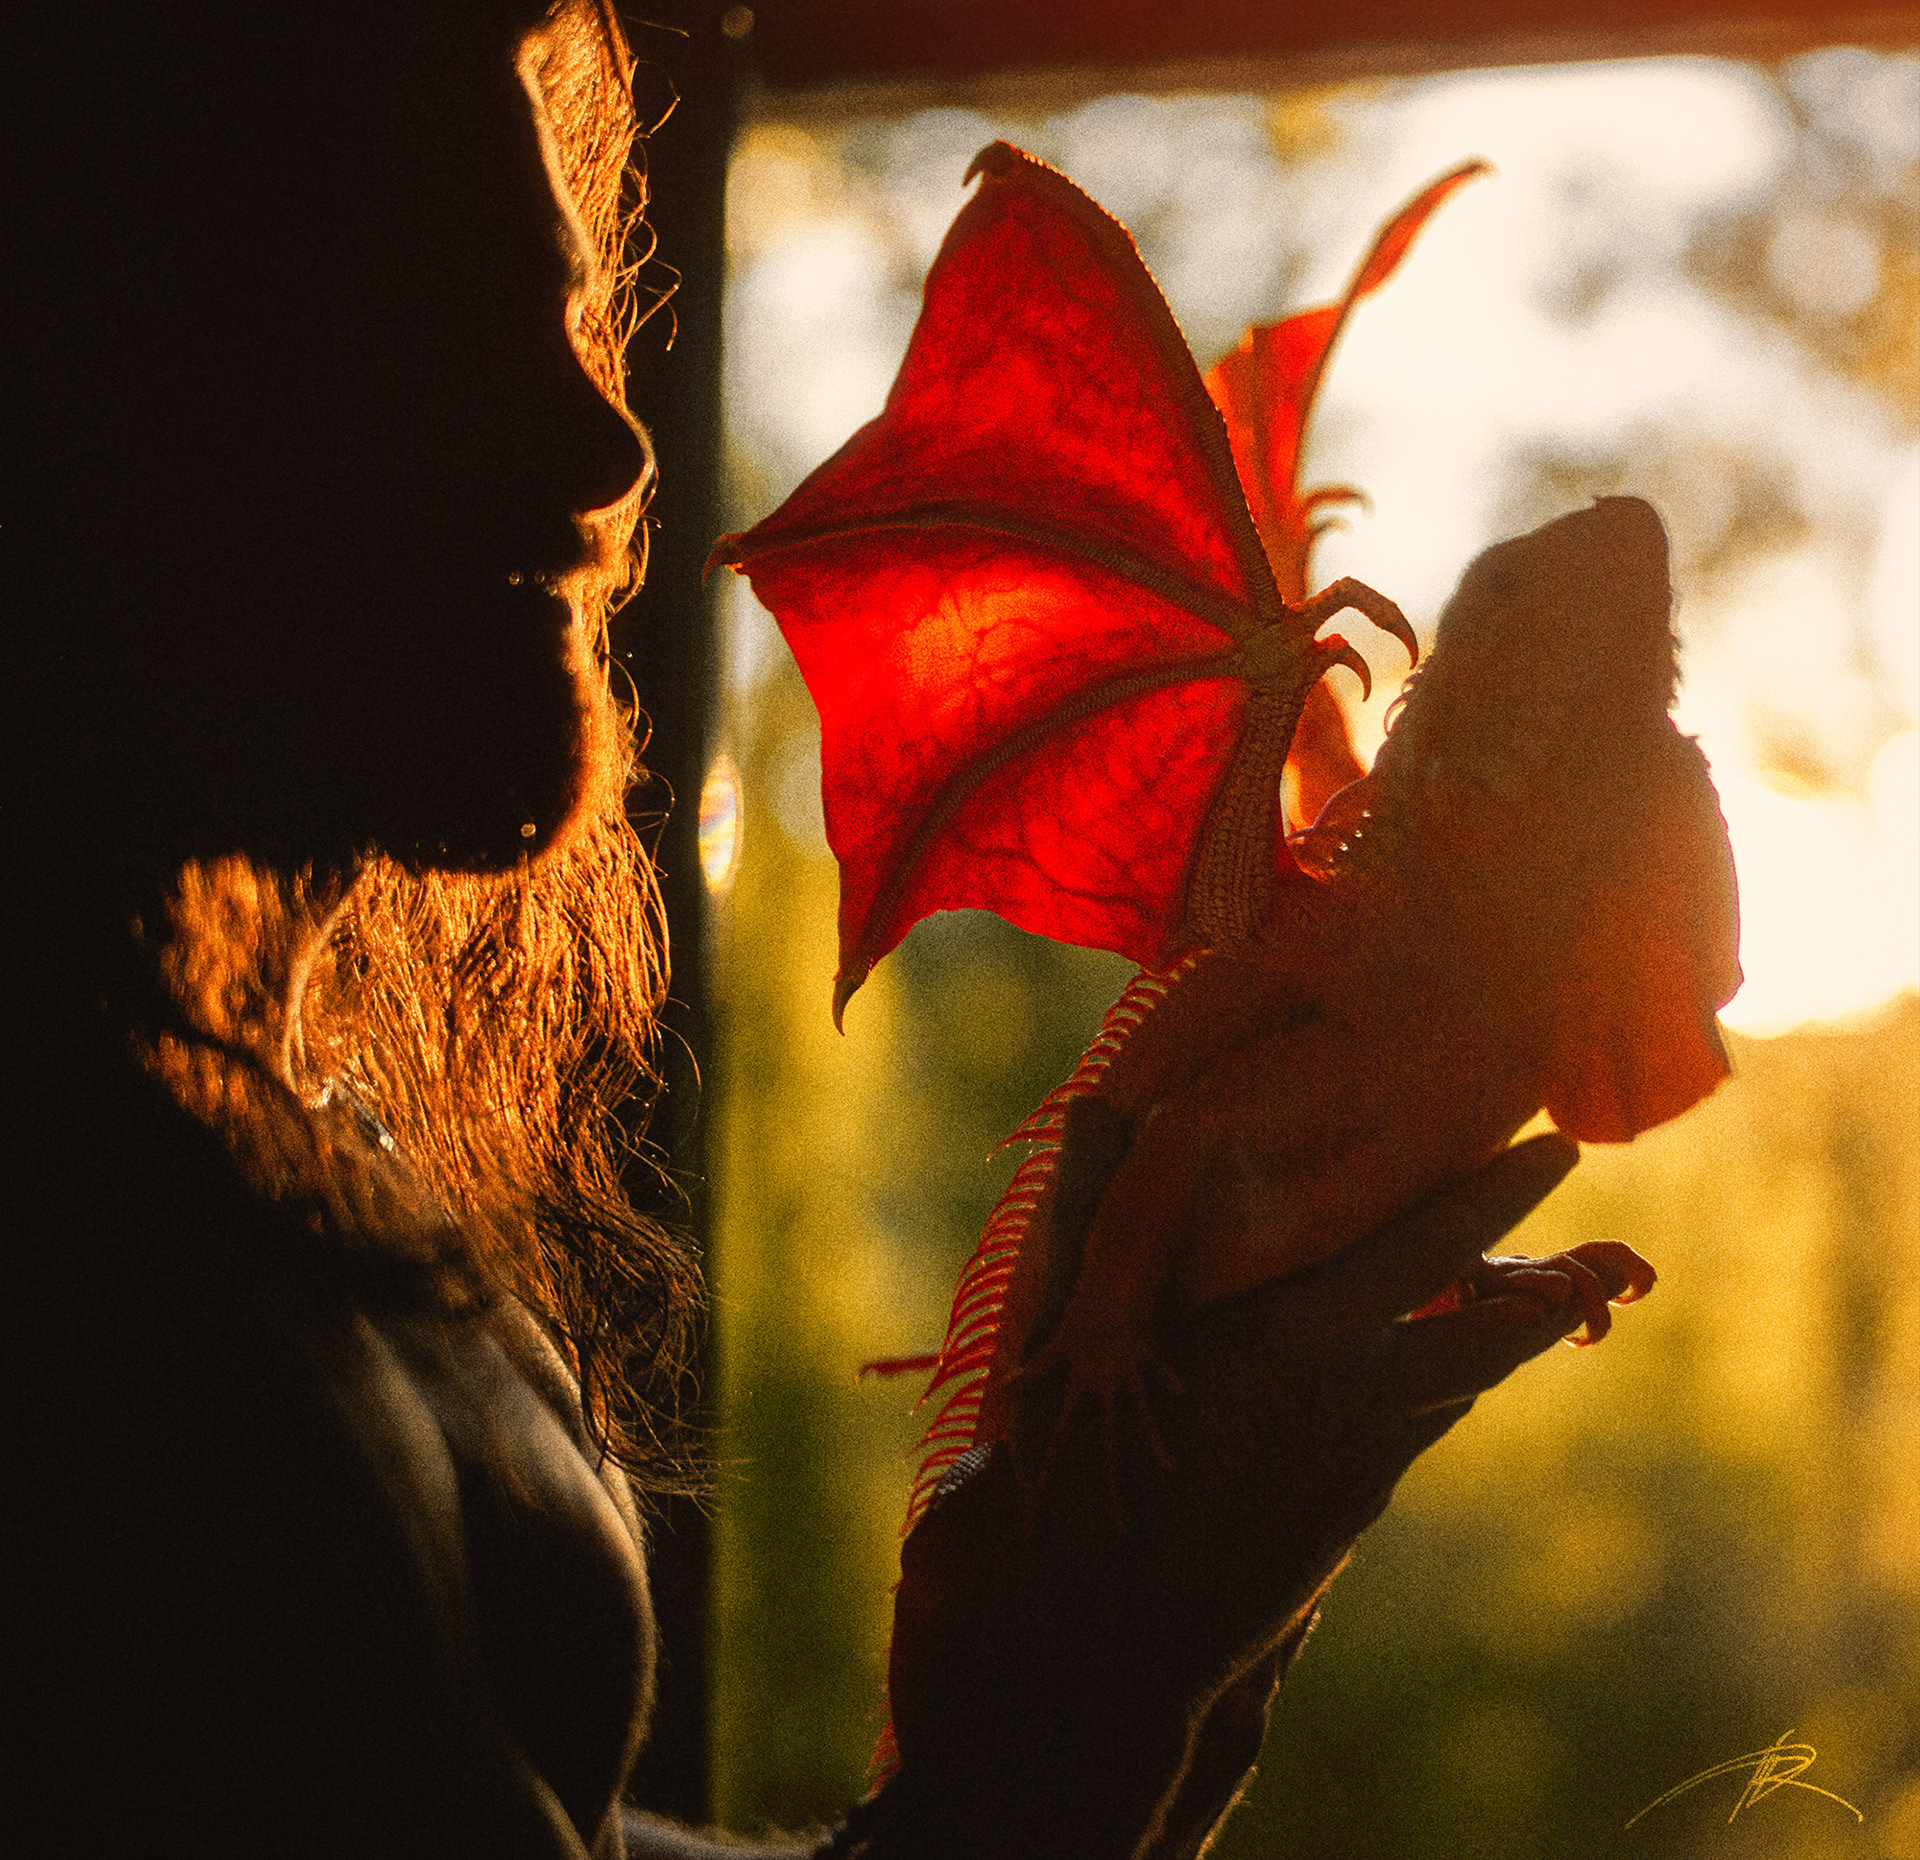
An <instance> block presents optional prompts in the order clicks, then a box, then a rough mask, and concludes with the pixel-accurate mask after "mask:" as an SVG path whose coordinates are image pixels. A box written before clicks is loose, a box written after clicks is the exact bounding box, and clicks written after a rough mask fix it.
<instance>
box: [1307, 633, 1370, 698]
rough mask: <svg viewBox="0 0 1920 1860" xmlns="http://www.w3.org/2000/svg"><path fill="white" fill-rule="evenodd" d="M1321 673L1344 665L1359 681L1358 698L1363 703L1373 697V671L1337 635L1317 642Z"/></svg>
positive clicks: (1353, 649) (1352, 648)
mask: <svg viewBox="0 0 1920 1860" xmlns="http://www.w3.org/2000/svg"><path fill="white" fill-rule="evenodd" d="M1319 645H1320V651H1321V655H1322V657H1321V670H1322V672H1329V671H1331V670H1332V669H1333V668H1334V667H1335V666H1336V665H1344V666H1345V667H1346V668H1347V670H1348V671H1350V672H1352V673H1353V675H1354V676H1355V677H1356V678H1358V679H1359V680H1360V696H1361V700H1362V701H1363V702H1364V701H1365V700H1366V699H1368V698H1370V697H1372V696H1373V670H1372V668H1371V667H1370V666H1369V665H1368V664H1367V662H1366V660H1365V659H1363V658H1362V657H1361V656H1360V654H1359V652H1358V651H1357V650H1356V649H1355V648H1354V647H1352V646H1350V645H1349V644H1348V643H1347V642H1346V640H1344V639H1342V638H1341V636H1340V635H1339V634H1338V633H1335V634H1333V635H1332V636H1331V637H1330V638H1327V639H1323V640H1321V641H1320V642H1319Z"/></svg>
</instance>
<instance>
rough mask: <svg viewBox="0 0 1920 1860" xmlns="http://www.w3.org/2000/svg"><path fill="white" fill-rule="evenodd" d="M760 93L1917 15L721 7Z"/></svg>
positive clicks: (1386, 55) (1797, 45) (1578, 7)
mask: <svg viewBox="0 0 1920 1860" xmlns="http://www.w3.org/2000/svg"><path fill="white" fill-rule="evenodd" d="M726 30H727V32H728V34H729V36H735V37H737V38H738V39H739V40H740V42H741V44H742V47H743V49H744V50H745V52H746V54H747V62H748V64H749V66H750V68H751V69H752V70H753V71H754V73H755V74H756V76H757V77H758V78H759V80H760V82H761V84H762V85H764V86H765V87H766V88H768V89H770V90H773V91H777V92H791V91H802V90H815V89H821V88H826V87H835V88H838V87H844V86H870V85H879V86H883V87H894V86H901V85H905V86H913V85H916V84H918V85H923V86H925V85H930V86H932V87H934V88H940V87H943V86H946V85H950V84H952V83H953V82H954V81H956V80H961V81H975V80H981V79H991V78H995V77H1000V76H1017V75H1021V74H1025V75H1041V74H1044V73H1048V72H1058V73H1063V74H1064V73H1069V72H1070V73H1075V74H1084V75H1093V74H1096V73H1100V72H1109V73H1118V72H1120V71H1122V70H1124V71H1126V72H1127V73H1129V74H1130V75H1129V78H1128V81H1129V82H1131V83H1138V82H1140V81H1141V79H1140V74H1141V72H1142V71H1143V70H1146V71H1153V70H1156V69H1159V70H1167V69H1177V68H1179V67H1184V66H1195V65H1211V66H1216V67H1219V66H1267V67H1273V66H1281V67H1295V68H1299V69H1301V70H1303V71H1306V72H1312V71H1315V70H1324V71H1326V73H1327V74H1328V75H1335V74H1354V75H1358V74H1361V73H1364V72H1369V71H1391V70H1415V69H1422V68H1433V67H1434V66H1436V65H1452V66H1464V65H1477V64H1514V63H1538V62H1546V61H1553V60H1558V59H1565V58H1582V57H1585V58H1592V57H1621V56H1628V55H1633V54H1650V53H1654V54H1657V53H1676V52H1689V51H1691V52H1708V53H1723V54H1729V55H1735V56H1751V57H1782V56H1786V55H1788V54H1789V53H1791V52H1794V51H1797V50H1801V49H1804V48H1806V47H1808V46H1812V45H1818V44H1824V43H1829V42H1835V41H1845V42H1851V43H1862V44H1870V45H1904V44H1914V43H1920V7H1917V6H1915V5H1913V4H1911V3H1909V4H1905V5H1895V6H1880V7H1875V6H1872V5H1864V6H1863V5H1862V4H1860V0H1313V4H1301V3H1300V0H758V4H756V5H753V6H752V7H751V8H749V7H746V6H737V7H734V8H731V9H730V11H729V13H728V16H727V21H726Z"/></svg>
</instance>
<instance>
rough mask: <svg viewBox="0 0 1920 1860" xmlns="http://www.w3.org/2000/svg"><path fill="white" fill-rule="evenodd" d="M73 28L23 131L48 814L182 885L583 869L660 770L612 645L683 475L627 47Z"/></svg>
mask: <svg viewBox="0 0 1920 1860" xmlns="http://www.w3.org/2000/svg"><path fill="white" fill-rule="evenodd" d="M42 11H43V12H44V13H45V14H47V15H49V16H50V17H48V18H44V19H42V20H41V21H40V22H38V23H37V24H36V25H35V26H33V27H32V28H30V29H29V43H28V46H27V49H26V51H25V53H24V54H23V55H21V57H20V59H19V62H18V64H17V65H16V79H17V81H18V85H19V89H20V93H21V94H20V96H19V98H18V99H17V102H13V103H11V104H10V107H9V110H8V116H9V120H10V121H11V124H12V128H11V130H9V131H0V134H6V135H7V136H8V139H9V140H16V139H17V146H16V147H15V148H14V149H13V150H11V151H10V156H11V157H12V159H10V160H9V163H8V169H9V172H10V173H11V174H13V175H15V176H17V177H19V179H18V181H16V182H10V183H9V185H10V187H16V186H23V188H24V197H23V198H21V199H19V200H18V201H17V202H11V201H10V203H9V219H10V222H11V223H12V224H13V225H15V226H17V228H18V234H17V237H16V235H15V234H14V233H12V232H10V235H9V240H10V244H11V245H12V248H13V249H12V252H11V254H10V257H9V269H10V270H11V271H12V272H13V277H12V279H11V280H10V283H9V286H8V292H9V301H8V306H7V317H6V324H5V328H4V337H5V341H4V347H3V350H0V370H4V374H5V382H6V391H7V397H8V401H9V402H10V403H11V405H10V407H9V419H8V425H9V426H10V427H11V429H12V433H11V437H10V439H9V441H8V444H9V446H10V455H9V457H8V458H7V460H6V463H5V465H4V468H0V469H3V470H4V476H3V477H0V539H4V540H3V541H0V547H4V549H5V552H6V557H5V563H4V573H5V575H6V594H5V598H6V601H7V607H8V612H7V615H6V625H7V630H8V642H9V643H8V649H7V650H8V662H7V668H6V669H7V673H8V680H7V682H8V686H9V691H8V698H7V705H8V710H9V713H10V714H9V716H8V719H7V721H8V724H9V725H10V726H11V727H12V732H13V735H14V739H15V740H14V742H13V745H12V750H11V752H10V753H11V754H12V755H14V756H15V757H18V758H20V760H21V761H23V762H24V764H25V768H24V770H22V769H21V768H19V767H16V768H14V769H11V770H10V771H9V783H8V787H9V792H8V795H7V801H8V803H9V805H15V804H20V803H21V801H22V798H23V797H26V801H25V804H29V805H33V806H36V807H37V808H38V809H39V810H41V811H42V812H45V813H49V814H52V815H60V816H66V815H70V816H72V823H73V824H75V825H77V826H79V827H81V828H82V830H84V831H87V832H89V833H91V834H92V835H94V836H96V837H99V836H105V837H107V838H114V839H122V840H126V841H128V842H130V843H132V844H134V845H137V846H138V848H139V849H140V856H141V857H142V858H145V857H146V856H147V855H148V854H149V853H151V854H157V855H158V856H159V857H160V858H161V859H163V860H171V859H175V858H178V857H183V856H187V855H191V854H207V853H218V852H222V851H227V850H245V851H249V852H254V853H260V854H264V855H266V856H268V857H272V858H276V859H285V858H292V859H298V860H306V859H310V858H319V859H321V860H323V861H331V860H333V859H336V858H342V857H347V856H350V855H351V854H353V853H355V852H357V851H360V850H363V849H367V848H375V849H379V850H384V851H388V852H391V853H394V854H396V855H397V856H399V857H401V858H403V859H405V860H407V861H409V862H416V863H427V864H444V865H453V866H465V867H475V868H488V867H495V866H502V865H507V864H511V863H512V862H513V861H514V860H516V859H517V858H518V857H519V855H520V854H522V853H523V852H525V851H528V850H530V849H531V850H538V849H539V848H541V847H543V846H545V845H546V844H548V843H550V842H552V841H553V840H554V839H555V837H556V836H558V835H560V834H561V833H562V832H563V830H564V828H565V826H566V824H567V822H568V821H569V819H570V818H571V817H572V816H573V814H574V813H575V811H576V809H577V807H578V806H579V804H580V802H581V799H582V796H583V795H584V794H585V793H586V792H587V791H588V790H589V789H590V788H591V787H592V784H593V782H594V780H595V778H596V771H599V772H600V773H602V774H606V775H607V779H609V780H614V781H617V780H618V779H620V774H621V772H622V771H623V768H624V765H623V763H622V761H621V758H620V756H619V754H618V752H617V750H616V748H615V747H614V732H613V720H612V717H611V713H610V710H609V708H608V704H607V700H606V697H605V692H604V678H603V677H602V675H601V671H600V667H599V666H598V664H597V662H596V647H597V643H598V640H599V633H600V625H601V618H602V612H603V605H604V598H605V595H606V593H607V591H608V588H609V586H610V585H611V584H613V583H615V582H617V581H618V580H619V578H620V575H621V573H622V567H623V563H624V559H625V550H626V544H627V540H628V537H629V536H630V534H631V531H632V525H633V520H634V515H635V512H636V509H637V505H638V502H639V493H640V490H641V487H642V486H643V482H644V480H645V478H646V477H647V476H648V475H649V472H650V462H649V459H648V454H647V449H646V445H645V441H644V439H643V437H642V436H641V435H640V433H639V432H638V430H637V429H636V428H635V426H634V425H633V423H632V422H631V421H630V420H629V418H628V417H627V416H626V415H625V413H624V412H623V411H616V407H615V404H614V402H615V400H616V399H617V397H618V393H619V377H618V361H617V354H618V346H617V341H616V340H615V335H616V332H615V331H613V330H612V329H611V328H610V326H609V320H610V318H616V317H617V309H616V307H615V297H614V292H613V288H612V287H613V280H612V279H611V278H610V277H609V275H608V274H609V267H610V266H614V267H617V264H618V239H617V235H616V233H615V228H616V227H617V224H618V221H619V217H620V205H619V201H618V192H619V187H620V177H621V173H622V170H623V166H624V156H625V150H626V145H627V143H628V141H630V139H631V133H632V117H631V108H630V104H629V103H628V100H627V96H626V90H625V83H624V79H625V76H626V71H625V59H626V53H625V47H624V44H623V43H622V41H621V40H620V38H619V35H618V32H617V29H615V28H614V27H612V25H611V24H610V22H609V21H608V20H607V19H604V18H603V17H602V14H601V11H600V9H599V7H598V5H597V4H596V0H572V3H571V4H568V5H563V6H561V7H559V8H557V9H553V12H552V16H551V17H549V15H548V12H547V10H546V9H543V8H541V7H540V6H538V5H519V6H515V5H506V4H498V3H494V0H478V3H471V4H459V3H457V0H329V3H328V4H327V5H326V6H322V7H314V8H304V9H296V10H294V11H293V12H288V11H287V10H286V9H282V8H278V7H269V6H265V5H260V4H251V5H245V6H243V5H237V4H232V3H231V0H228V3H227V4H221V3H219V0H215V3H214V4H198V5H194V6H184V7H183V6H152V7H146V8H141V9H135V10H134V16H133V17H131V18H129V17H128V11H129V10H128V9H127V8H125V7H124V6H121V7H104V6H103V7H99V8H92V7H89V6H88V5H87V4H86V3H85V0H63V4H62V5H61V6H59V7H57V8H51V7H50V8H46V9H42ZM556 96H559V97H564V98H565V99H566V105H567V107H566V109H565V110H564V111H562V112H561V113H560V115H561V118H562V123H563V129H562V131H561V132H560V133H558V134H557V132H556V129H555V116H554V112H553V111H551V110H550V108H549V103H550V99H552V98H553V97H556ZM583 100H584V104H585V107H582V103H583ZM629 204H630V203H629ZM16 205H17V207H18V211H17V212H16V211H15V210H14V209H15V207H16ZM590 513H600V514H599V515H598V516H597V518H596V521H595V522H593V523H582V522H581V521H580V519H581V518H582V517H584V516H587V515H589V514H590ZM609 771H611V773H609Z"/></svg>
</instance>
